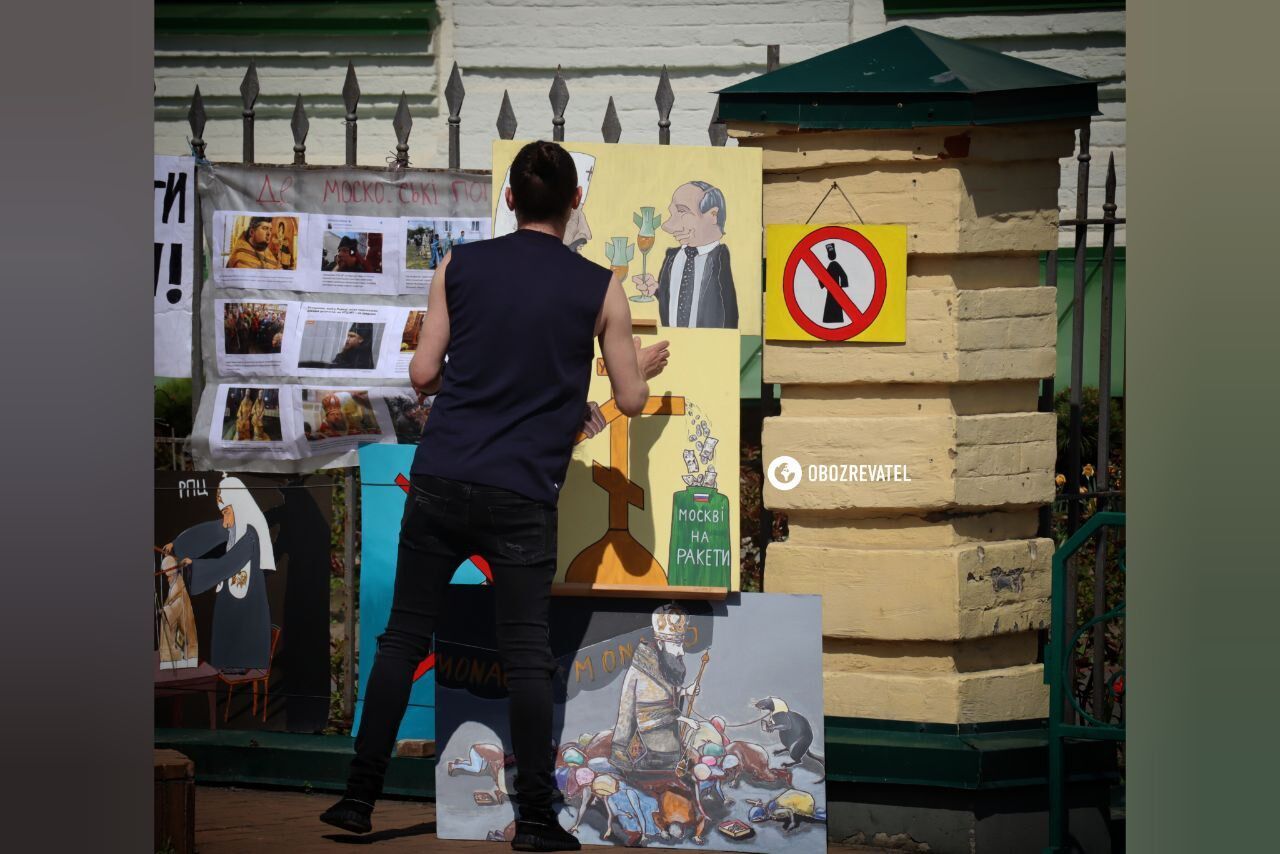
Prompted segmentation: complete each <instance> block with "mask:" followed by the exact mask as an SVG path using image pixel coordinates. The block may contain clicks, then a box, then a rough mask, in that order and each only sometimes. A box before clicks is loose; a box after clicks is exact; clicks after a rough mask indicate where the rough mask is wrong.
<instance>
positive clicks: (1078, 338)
mask: <svg viewBox="0 0 1280 854" xmlns="http://www.w3.org/2000/svg"><path fill="white" fill-rule="evenodd" d="M1075 159H1076V163H1077V182H1076V212H1075V216H1074V217H1071V218H1064V219H1062V220H1061V221H1060V226H1061V228H1063V229H1066V230H1069V231H1070V233H1071V234H1072V236H1073V243H1074V246H1073V255H1072V272H1073V281H1072V291H1071V297H1072V303H1071V304H1072V318H1071V319H1072V326H1071V341H1070V379H1069V383H1070V385H1069V388H1068V389H1067V390H1066V394H1065V395H1064V394H1062V393H1059V394H1057V395H1055V392H1054V381H1053V379H1047V380H1045V381H1043V383H1042V386H1041V396H1040V409H1041V411H1044V412H1054V413H1055V414H1056V416H1057V418H1058V419H1059V428H1060V429H1059V448H1058V458H1059V465H1058V469H1057V470H1058V472H1059V474H1058V482H1057V486H1058V490H1059V491H1058V495H1057V498H1056V500H1055V501H1054V503H1053V505H1052V506H1050V507H1046V508H1043V509H1042V511H1041V520H1040V534H1041V536H1045V537H1052V538H1053V539H1054V542H1055V543H1056V544H1057V545H1059V546H1063V544H1064V543H1069V544H1070V547H1069V548H1068V547H1064V548H1062V549H1061V550H1060V551H1059V554H1058V557H1057V558H1056V559H1055V561H1054V572H1055V576H1057V577H1055V578H1054V590H1055V596H1058V595H1060V596H1061V597H1062V601H1061V602H1057V601H1055V606H1058V607H1055V619H1054V621H1053V624H1052V626H1051V638H1050V642H1051V643H1052V644H1057V645H1061V648H1058V649H1055V650H1052V653H1053V655H1052V656H1050V659H1051V660H1052V661H1057V662H1059V665H1058V666H1057V670H1059V671H1061V672H1053V673H1049V672H1046V679H1048V680H1051V684H1052V680H1061V681H1062V683H1063V684H1062V685H1061V686H1060V687H1061V688H1062V691H1061V692H1060V693H1058V694H1057V696H1058V698H1059V701H1058V703H1056V704H1055V708H1054V709H1052V710H1051V716H1052V718H1053V719H1054V720H1055V721H1057V722H1061V725H1062V726H1065V727H1067V728H1068V729H1071V728H1073V727H1074V728H1080V727H1084V726H1087V725H1098V724H1099V723H1102V724H1105V725H1106V726H1108V727H1112V728H1115V729H1116V730H1118V731H1119V732H1120V733H1121V735H1119V736H1118V739H1119V740H1120V742H1119V743H1121V744H1122V743H1123V742H1122V739H1123V734H1122V733H1123V724H1124V710H1125V696H1126V692H1125V682H1124V671H1125V632H1124V623H1123V619H1124V613H1125V611H1124V602H1125V560H1124V553H1125V551H1124V537H1123V528H1124V526H1123V518H1124V517H1123V512H1124V510H1125V502H1124V488H1123V486H1124V480H1123V477H1124V442H1123V432H1122V431H1121V432H1118V431H1117V425H1116V424H1114V423H1113V420H1112V419H1113V415H1118V416H1122V415H1123V412H1124V408H1123V399H1121V400H1119V401H1115V400H1113V398H1112V387H1111V380H1112V372H1113V368H1112V361H1113V355H1114V352H1113V350H1114V342H1115V335H1114V332H1115V331H1116V330H1115V327H1114V323H1115V308H1116V306H1115V299H1114V298H1115V290H1114V286H1115V270H1116V246H1115V238H1116V227H1117V226H1119V225H1123V224H1124V223H1125V218H1124V217H1121V216H1118V215H1117V205H1116V168H1115V156H1114V155H1112V156H1111V157H1110V158H1109V160H1108V163H1107V172H1106V181H1105V184H1104V190H1103V192H1104V196H1103V203H1102V216H1101V217H1090V216H1089V191H1090V187H1089V172H1090V168H1091V161H1092V155H1091V153H1090V132H1089V125H1087V124H1086V125H1085V126H1084V127H1083V128H1082V129H1081V131H1080V143H1079V148H1078V151H1077V153H1076V158H1075ZM1099 226H1100V227H1101V239H1102V261H1101V270H1100V273H1101V281H1100V289H1101V290H1100V294H1099V297H1100V299H1099V300H1098V308H1099V315H1098V317H1097V322H1098V348H1099V350H1098V384H1097V388H1096V398H1095V396H1094V390H1093V389H1087V388H1086V386H1085V377H1084V358H1085V327H1086V321H1087V320H1089V318H1088V317H1087V315H1086V299H1085V288H1086V281H1087V279H1088V274H1087V271H1086V266H1087V264H1088V263H1089V262H1088V259H1087V258H1086V254H1087V250H1088V249H1089V248H1090V247H1089V240H1090V236H1091V234H1096V233H1097V228H1098V227H1099ZM1091 229H1092V230H1091ZM1057 256H1058V252H1057V251H1054V252H1050V253H1049V258H1048V262H1047V264H1046V276H1045V279H1046V284H1048V285H1050V286H1053V287H1058V257H1057ZM1121 356H1122V357H1123V354H1121ZM1064 397H1065V401H1064V400H1063V398H1064ZM1095 400H1096V403H1095ZM1064 404H1065V406H1064ZM1095 419H1096V436H1090V435H1087V434H1086V431H1085V422H1086V421H1094V420H1095ZM1064 422H1065V423H1064ZM1063 428H1065V429H1063ZM1095 443H1096V444H1095ZM1086 445H1094V447H1095V448H1096V451H1095V453H1094V454H1092V455H1090V456H1092V458H1091V459H1087V458H1086V454H1085V447H1086ZM1098 514H1106V515H1105V517H1099V519H1101V518H1106V519H1119V520H1120V521H1119V523H1118V524H1115V523H1108V524H1107V525H1105V526H1098V525H1096V524H1095V525H1089V528H1090V532H1089V533H1088V535H1087V536H1085V537H1084V538H1083V539H1082V538H1081V537H1078V536H1075V535H1076V534H1077V533H1078V532H1081V531H1082V527H1083V526H1085V524H1086V522H1088V521H1089V520H1091V519H1094V517H1095V516H1098ZM1071 731H1073V732H1074V731H1076V730H1071ZM1080 731H1083V730H1080ZM1102 737H1109V738H1117V736H1116V735H1114V734H1112V735H1108V736H1102ZM1121 761H1122V754H1121Z"/></svg>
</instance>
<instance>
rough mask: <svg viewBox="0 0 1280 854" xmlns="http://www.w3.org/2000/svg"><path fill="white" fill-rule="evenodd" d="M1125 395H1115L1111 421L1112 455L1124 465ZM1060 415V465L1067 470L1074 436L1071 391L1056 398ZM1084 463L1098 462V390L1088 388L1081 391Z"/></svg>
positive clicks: (1055, 396) (1055, 403)
mask: <svg viewBox="0 0 1280 854" xmlns="http://www.w3.org/2000/svg"><path fill="white" fill-rule="evenodd" d="M1122 404H1123V399H1122V398H1114V397H1113V398H1111V407H1110V409H1111V423H1110V425H1109V429H1108V430H1107V446H1108V451H1109V453H1108V458H1109V459H1110V460H1111V461H1112V462H1113V463H1116V464H1117V465H1121V466H1123V465H1124V406H1123V405H1122ZM1053 410H1054V413H1055V414H1056V415H1057V416H1058V467H1057V471H1060V472H1061V471H1066V464H1067V441H1068V438H1069V437H1070V435H1071V391H1070V390H1069V389H1063V390H1062V391H1060V392H1058V393H1057V394H1056V395H1054V397H1053ZM1080 424H1081V428H1080V462H1081V464H1083V463H1094V464H1096V463H1097V461H1098V390H1097V389H1096V388H1089V387H1085V388H1084V389H1082V390H1081V392H1080Z"/></svg>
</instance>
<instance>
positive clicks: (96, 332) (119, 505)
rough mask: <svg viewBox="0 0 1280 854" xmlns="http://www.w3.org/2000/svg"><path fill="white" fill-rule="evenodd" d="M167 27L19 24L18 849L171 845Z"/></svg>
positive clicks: (146, 11) (7, 534)
mask: <svg viewBox="0 0 1280 854" xmlns="http://www.w3.org/2000/svg"><path fill="white" fill-rule="evenodd" d="M152 20H153V9H152V3H151V2H149V0H147V2H133V0H125V2H113V3H94V2H83V0H82V2H75V3H71V2H64V1H63V0H47V2H41V3H25V4H17V5H12V4H11V5H10V6H6V9H5V14H4V22H3V25H2V26H3V32H4V34H5V36H6V37H5V39H4V52H3V59H0V62H2V63H3V68H4V75H3V79H4V80H5V81H6V83H5V86H4V98H5V100H6V103H5V108H4V115H5V117H6V119H5V132H4V134H3V139H2V140H0V155H2V156H0V160H2V162H3V163H4V169H5V173H6V175H5V182H4V186H5V196H6V198H5V203H4V205H3V207H2V208H0V210H3V213H2V214H0V216H3V218H4V222H5V225H4V229H3V235H4V238H3V239H4V244H5V248H6V250H7V251H6V253H5V255H6V260H5V262H4V273H3V281H4V284H5V288H4V291H5V299H4V317H5V319H6V322H5V324H4V328H5V334H4V336H3V340H4V353H5V358H4V362H3V364H4V365H5V368H6V370H7V371H8V372H9V377H10V379H9V388H10V389H11V390H12V391H13V392H14V394H15V395H16V396H15V397H14V398H11V399H10V405H11V406H13V407H15V408H12V409H10V413H11V416H13V417H11V418H9V419H3V420H4V421H5V422H6V423H4V427H3V430H4V435H3V446H4V448H5V451H6V453H5V464H4V474H3V484H4V493H5V500H4V509H3V518H4V539H3V543H4V560H3V565H2V571H3V574H4V595H3V596H0V608H3V613H2V614H0V665H2V667H3V670H2V672H3V673H4V689H3V695H4V700H3V702H0V733H3V740H4V745H3V760H0V769H2V771H0V780H3V789H4V800H3V803H4V814H5V816H6V820H5V822H4V829H3V831H0V847H3V848H4V850H6V851H95V852H129V854H138V852H148V851H153V850H154V847H153V845H152V836H153V827H152V799H153V782H152V778H153V775H152V771H151V769H150V768H149V767H148V766H147V759H149V758H151V744H152V702H151V689H150V682H151V673H150V671H151V667H152V665H151V655H150V637H149V633H148V631H147V626H148V624H149V622H150V620H151V614H150V613H149V612H150V610H151V604H150V602H151V599H152V596H153V593H152V592H151V590H150V587H151V580H150V578H149V576H150V569H151V563H150V558H149V553H150V549H149V548H148V546H149V544H150V541H151V528H152V526H153V520H152V516H153V513H152V477H151V468H152V462H151V452H150V440H149V434H150V432H151V426H150V422H151V418H152V415H151V411H152V392H151V379H152V377H151V375H152V357H151V347H152V344H151V342H152V334H151V329H152V320H151V317H152V306H151V304H152V298H151V295H150V294H149V293H147V291H146V284H147V281H148V279H149V278H150V276H151V261H150V258H151V256H150V254H149V253H148V252H147V251H145V248H146V246H147V244H148V243H149V242H150V240H151V235H150V232H151V210H152V202H151V196H152V192H151V186H150V182H151V175H152V166H151V157H152V137H153V129H152V106H151V98H152V80H151V78H152V72H151V67H152V56H153V50H154V47H153V39H152V26H153V24H152ZM18 413H22V414H21V415H19V414H18Z"/></svg>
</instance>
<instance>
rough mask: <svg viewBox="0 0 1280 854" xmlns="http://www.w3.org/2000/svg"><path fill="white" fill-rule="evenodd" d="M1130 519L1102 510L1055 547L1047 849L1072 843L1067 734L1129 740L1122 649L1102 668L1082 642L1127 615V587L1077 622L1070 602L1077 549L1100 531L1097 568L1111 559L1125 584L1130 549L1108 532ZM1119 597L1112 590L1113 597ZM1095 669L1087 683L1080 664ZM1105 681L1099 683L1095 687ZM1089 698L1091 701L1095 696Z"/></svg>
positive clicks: (1102, 574)
mask: <svg viewBox="0 0 1280 854" xmlns="http://www.w3.org/2000/svg"><path fill="white" fill-rule="evenodd" d="M1124 526H1125V516H1124V514H1123V513H1117V512H1114V511H1102V512H1099V513H1095V514H1094V515H1093V516H1091V517H1089V520H1088V521H1087V522H1085V523H1084V525H1083V526H1081V528H1080V530H1078V531H1076V532H1075V533H1074V534H1072V535H1071V537H1069V538H1068V539H1067V541H1066V543H1064V544H1063V545H1062V547H1061V548H1060V549H1058V550H1057V551H1056V552H1055V553H1054V555H1053V593H1052V596H1053V611H1052V619H1051V628H1050V639H1049V644H1048V645H1047V646H1046V647H1045V663H1044V673H1045V681H1046V682H1047V683H1048V684H1049V844H1048V846H1047V847H1046V848H1045V849H1044V850H1045V854H1059V852H1065V851H1069V850H1071V849H1070V848H1069V847H1068V845H1069V842H1070V832H1069V831H1070V828H1069V822H1068V804H1067V791H1066V788H1067V769H1066V742H1067V739H1108V740H1113V741H1124V739H1125V726H1124V705H1125V690H1124V688H1125V686H1124V673H1125V670H1124V657H1123V652H1122V653H1121V656H1120V658H1119V660H1118V661H1117V662H1115V663H1114V664H1112V666H1110V667H1109V668H1106V669H1105V671H1104V670H1100V669H1096V668H1095V667H1094V662H1093V660H1092V658H1091V657H1090V656H1088V655H1087V654H1086V653H1085V650H1084V647H1086V646H1087V643H1088V635H1089V633H1090V632H1091V631H1092V632H1097V633H1101V634H1102V636H1103V638H1104V641H1103V642H1104V644H1105V633H1106V632H1107V629H1108V627H1109V626H1111V625H1112V624H1115V623H1118V622H1119V621H1122V620H1123V619H1124V617H1125V599H1124V596H1123V594H1121V595H1120V596H1119V597H1118V601H1116V602H1115V603H1114V604H1108V602H1107V599H1106V596H1105V592H1104V598H1103V600H1102V602H1101V603H1098V605H1097V607H1095V611H1097V613H1096V615H1095V616H1094V617H1093V618H1092V619H1089V620H1087V621H1085V622H1084V623H1083V624H1082V625H1081V626H1079V627H1078V628H1075V627H1074V622H1075V619H1074V616H1075V615H1074V614H1073V613H1072V612H1070V611H1068V610H1067V604H1068V597H1067V595H1066V594H1067V587H1068V585H1069V584H1071V583H1073V580H1074V574H1073V573H1072V572H1071V571H1070V570H1069V567H1070V566H1071V564H1072V563H1073V560H1074V558H1075V555H1076V553H1077V552H1080V551H1081V550H1083V549H1084V547H1085V546H1086V545H1087V544H1088V543H1089V541H1090V540H1092V539H1094V538H1095V537H1096V538H1097V548H1098V553H1099V554H1100V555H1102V560H1101V562H1100V563H1099V564H1098V566H1097V568H1096V573H1097V575H1098V577H1099V578H1101V579H1102V580H1103V582H1104V585H1105V581H1106V579H1107V575H1108V572H1107V570H1108V568H1109V565H1110V564H1112V563H1113V564H1114V573H1113V578H1115V577H1116V576H1117V575H1118V579H1117V580H1119V581H1120V582H1121V583H1122V584H1123V581H1124V575H1125V549H1124V545H1123V543H1122V542H1121V541H1120V538H1119V537H1112V536H1109V535H1110V534H1111V533H1112V532H1113V531H1116V532H1118V531H1119V529H1123V528H1124ZM1111 598H1112V599H1116V597H1115V596H1112V597H1111ZM1090 670H1093V672H1092V673H1091V674H1090V675H1091V676H1092V679H1090V680H1089V681H1088V682H1087V683H1086V684H1084V685H1082V684H1081V681H1080V675H1081V673H1082V672H1087V671H1090ZM1090 683H1097V684H1099V685H1101V688H1102V690H1096V686H1095V685H1093V684H1090ZM1090 700H1092V702H1090Z"/></svg>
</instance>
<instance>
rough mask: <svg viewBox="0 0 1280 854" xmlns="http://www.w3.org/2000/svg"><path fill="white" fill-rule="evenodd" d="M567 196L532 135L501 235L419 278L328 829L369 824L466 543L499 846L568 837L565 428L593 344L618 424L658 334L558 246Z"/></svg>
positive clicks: (579, 420) (568, 434)
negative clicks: (489, 707)
mask: <svg viewBox="0 0 1280 854" xmlns="http://www.w3.org/2000/svg"><path fill="white" fill-rule="evenodd" d="M581 201H582V191H581V189H580V188H579V185H578V175H577V168H576V167H575V165H574V161H573V158H572V157H571V156H570V154H569V152H567V151H565V149H564V148H562V147H561V146H559V145H557V144H555V143H553V142H541V141H539V142H531V143H529V144H528V145H526V146H524V147H523V148H522V149H520V151H519V153H517V154H516V156H515V159H514V160H513V161H512V164H511V170H510V185H509V187H507V188H506V190H505V192H504V193H503V198H502V199H501V201H500V205H502V204H505V206H506V208H507V210H509V211H511V212H512V214H513V215H514V218H515V221H516V224H517V228H516V229H515V230H514V231H512V232H510V233H507V234H503V235H501V236H499V237H495V238H494V239H492V240H483V241H477V242H471V243H465V244H454V245H453V247H452V250H451V251H450V252H449V254H448V255H446V256H445V257H444V259H443V260H442V261H441V262H440V265H439V267H438V268H437V269H436V271H435V278H434V279H433V281H432V286H431V291H430V293H429V295H428V297H427V314H426V319H425V320H424V321H423V326H422V331H421V333H420V335H419V337H418V347H417V350H415V351H414V355H413V359H412V361H411V362H410V364H409V379H410V381H411V382H412V383H413V386H414V388H415V389H417V391H418V393H419V395H420V396H426V395H432V394H434V395H436V398H435V403H434V405H433V406H432V410H431V417H430V418H429V419H427V422H426V426H425V427H424V428H423V431H422V438H421V439H420V440H419V443H418V450H417V454H416V456H415V457H414V462H413V465H412V467H411V468H410V483H411V488H410V495H409V498H408V500H407V503H406V508H405V513H404V517H403V519H402V521H401V527H400V543H399V557H398V561H397V565H396V582H395V593H394V596H393V599H392V603H391V616H390V618H389V620H388V621H387V626H386V630H385V631H384V632H383V633H382V635H381V636H379V638H378V648H377V653H376V655H375V657H374V662H373V669H372V670H371V672H370V674H369V679H368V684H367V686H366V689H365V702H364V710H363V716H362V718H361V721H360V727H359V731H358V732H357V733H356V739H355V753H356V755H355V758H354V759H353V760H352V763H351V770H350V773H349V775H348V779H347V787H346V794H345V796H344V797H343V798H342V800H340V801H338V803H336V804H334V805H333V806H332V807H330V808H329V809H328V810H327V811H326V812H325V813H324V814H323V815H322V816H321V819H322V820H323V821H325V822H327V823H329V824H332V825H334V826H337V827H341V828H343V829H346V830H350V831H353V832H357V833H365V832H368V831H369V830H371V829H372V822H371V813H372V811H373V808H374V804H375V803H376V801H377V798H378V797H379V795H380V794H381V792H382V784H383V778H384V775H385V774H386V770H387V765H388V763H389V761H390V757H391V751H392V749H393V747H394V746H395V739H396V733H397V731H398V730H399V727H400V720H401V718H402V717H403V716H404V712H405V708H406V706H407V704H408V701H409V692H410V689H411V687H412V684H413V674H414V671H415V669H416V668H417V666H418V663H419V662H421V661H422V660H423V659H424V658H426V656H427V654H428V653H429V652H430V651H431V648H432V647H431V643H432V635H433V633H434V632H435V629H436V626H437V624H438V621H439V617H440V614H441V613H442V611H443V609H444V608H445V607H447V605H448V603H447V601H446V600H447V595H448V590H449V580H450V579H451V578H452V576H453V573H454V571H455V570H456V569H457V568H458V566H459V564H461V563H462V562H463V561H464V560H465V559H466V558H467V557H469V556H470V555H472V554H477V553H478V554H483V555H484V556H485V557H486V558H487V559H488V560H489V566H490V570H491V572H492V576H493V586H494V605H495V615H496V619H497V625H496V630H497V639H498V652H499V656H500V658H501V662H502V668H503V672H504V674H505V676H506V683H507V693H508V697H509V704H510V709H509V712H510V731H511V744H510V745H503V746H504V747H509V748H510V749H511V750H512V752H513V753H514V754H515V758H516V778H515V786H514V793H513V795H512V800H513V802H514V804H515V807H516V821H515V830H514V835H513V837H512V839H511V847H512V848H514V849H515V850H517V851H576V850H578V849H579V848H580V847H581V846H580V844H579V843H578V840H577V838H576V837H574V836H573V835H572V834H571V833H569V832H568V831H566V830H564V829H563V827H562V826H561V824H560V820H559V818H558V816H557V815H556V812H555V808H554V805H553V804H554V795H555V791H556V789H555V783H554V779H553V774H554V765H555V753H554V741H553V733H552V704H553V694H552V676H553V674H554V673H555V670H556V662H555V659H554V658H553V656H552V654H551V648H550V630H549V628H548V618H549V609H550V601H551V582H552V579H553V578H554V577H555V573H556V527H557V503H558V500H559V494H560V488H561V486H562V485H563V484H564V480H565V475H566V473H567V471H568V467H569V460H570V456H571V454H572V450H573V443H574V440H575V438H576V436H577V434H578V433H579V432H580V431H586V432H587V433H588V435H594V434H595V433H596V432H598V431H599V429H600V427H601V426H602V425H601V424H600V419H599V416H598V414H596V413H593V411H592V410H591V409H590V408H589V407H588V404H587V389H588V386H589V383H590V379H591V369H592V367H593V364H594V357H595V346H594V345H595V341H596V340H597V339H598V340H599V342H600V350H601V353H602V354H603V355H604V362H605V368H606V371H607V373H608V376H609V382H610V384H611V385H612V391H613V398H614V401H615V403H616V404H617V407H618V409H619V410H620V411H621V412H622V413H623V414H624V415H627V416H630V417H633V418H634V417H636V416H638V415H640V412H641V409H643V407H644V405H645V403H646V402H647V401H648V398H649V385H648V380H649V379H651V378H653V377H655V376H657V375H658V374H659V373H661V372H662V370H663V369H664V368H665V367H666V363H667V358H668V352H667V342H666V341H660V342H658V343H656V344H653V345H651V346H649V347H641V346H640V339H639V338H637V337H633V336H632V334H631V310H630V307H629V303H628V301H627V297H626V295H625V294H624V292H623V283H622V280H621V278H619V277H617V276H614V275H613V274H612V273H611V272H610V271H609V269H608V268H606V267H602V266H600V265H598V264H595V263H593V262H591V261H589V260H587V259H585V258H583V257H581V256H579V255H577V254H575V253H574V252H573V251H571V250H570V249H569V248H567V247H566V246H565V244H564V236H565V228H566V225H567V224H568V222H569V219H570V215H571V213H572V212H573V211H574V210H576V209H577V207H578V205H579V204H581ZM495 342H497V345H496V346H495ZM446 352H447V353H448V356H449V359H448V362H447V363H446V362H445V354H446ZM513 355H514V358H513ZM446 368H447V369H446Z"/></svg>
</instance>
